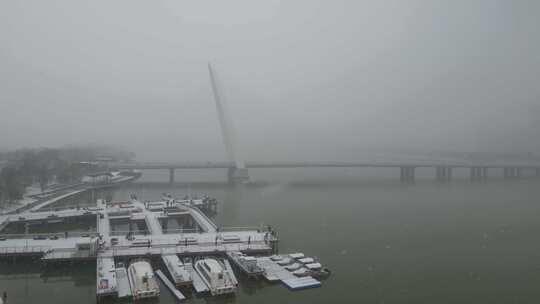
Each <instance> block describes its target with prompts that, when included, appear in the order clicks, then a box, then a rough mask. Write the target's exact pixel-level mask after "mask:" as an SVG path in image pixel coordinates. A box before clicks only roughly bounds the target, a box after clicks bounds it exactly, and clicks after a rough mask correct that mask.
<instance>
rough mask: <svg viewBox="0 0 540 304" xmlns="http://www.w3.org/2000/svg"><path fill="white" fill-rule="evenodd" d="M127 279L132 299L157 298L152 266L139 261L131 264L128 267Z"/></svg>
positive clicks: (157, 290) (156, 284)
mask: <svg viewBox="0 0 540 304" xmlns="http://www.w3.org/2000/svg"><path fill="white" fill-rule="evenodd" d="M128 278H129V284H130V285H131V290H132V292H133V299H135V300H138V299H145V298H157V297H159V285H158V283H157V280H156V277H155V276H154V271H153V270H152V266H150V263H148V262H147V261H144V260H139V261H136V262H133V263H131V265H129V267H128Z"/></svg>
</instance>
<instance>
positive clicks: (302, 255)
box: [289, 252, 304, 259]
mask: <svg viewBox="0 0 540 304" xmlns="http://www.w3.org/2000/svg"><path fill="white" fill-rule="evenodd" d="M289 256H290V257H291V258H293V259H301V258H303V257H304V254H303V253H301V252H296V253H291V254H289Z"/></svg>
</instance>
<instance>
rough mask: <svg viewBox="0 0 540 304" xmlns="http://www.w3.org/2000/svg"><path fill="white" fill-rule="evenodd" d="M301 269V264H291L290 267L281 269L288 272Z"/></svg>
mask: <svg viewBox="0 0 540 304" xmlns="http://www.w3.org/2000/svg"><path fill="white" fill-rule="evenodd" d="M301 267H302V264H300V263H293V264H291V265H287V266H285V267H283V268H285V269H287V270H288V271H294V270H297V269H299V268H301Z"/></svg>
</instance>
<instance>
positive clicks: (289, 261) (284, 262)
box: [276, 258, 294, 266]
mask: <svg viewBox="0 0 540 304" xmlns="http://www.w3.org/2000/svg"><path fill="white" fill-rule="evenodd" d="M276 263H277V264H278V265H279V266H285V265H289V264H292V263H294V260H293V259H291V258H283V259H282V260H279V261H277V262H276Z"/></svg>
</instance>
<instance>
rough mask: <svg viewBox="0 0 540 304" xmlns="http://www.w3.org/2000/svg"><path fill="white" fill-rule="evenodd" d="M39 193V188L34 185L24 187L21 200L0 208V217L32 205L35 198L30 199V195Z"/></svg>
mask: <svg viewBox="0 0 540 304" xmlns="http://www.w3.org/2000/svg"><path fill="white" fill-rule="evenodd" d="M38 193H41V187H39V185H37V184H34V185H31V186H28V187H26V189H25V193H24V195H23V198H22V199H20V200H18V201H17V202H14V203H13V204H9V205H8V206H5V207H4V206H0V215H2V214H6V213H9V212H13V211H15V210H17V209H19V208H22V207H24V206H26V205H28V204H32V203H34V202H35V201H36V199H35V198H31V197H30V196H31V195H35V194H38Z"/></svg>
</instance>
